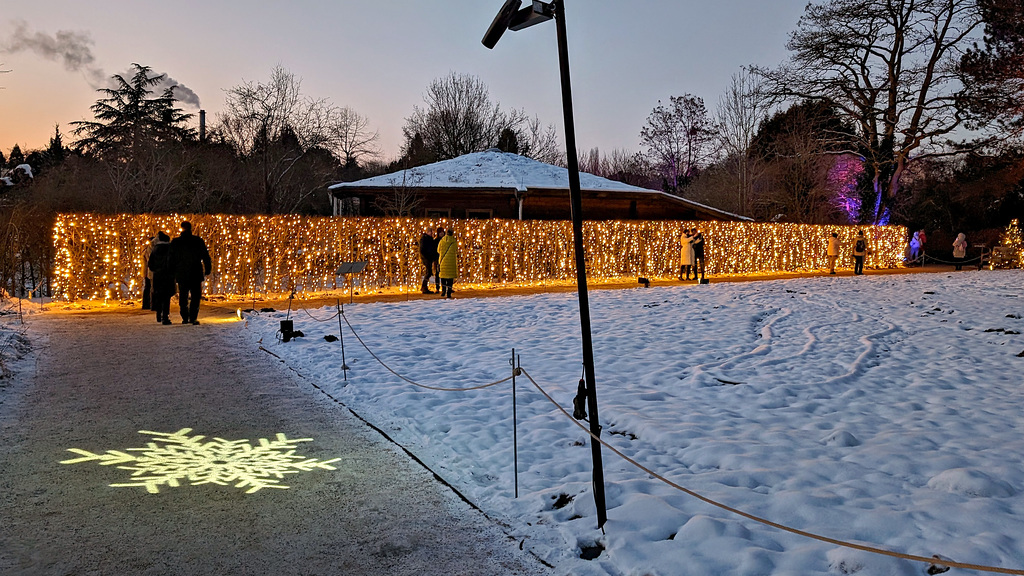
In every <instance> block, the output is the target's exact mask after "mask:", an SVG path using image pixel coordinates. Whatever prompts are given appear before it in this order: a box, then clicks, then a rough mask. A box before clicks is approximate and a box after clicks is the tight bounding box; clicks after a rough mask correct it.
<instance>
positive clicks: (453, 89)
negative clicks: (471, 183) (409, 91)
mask: <svg viewBox="0 0 1024 576" xmlns="http://www.w3.org/2000/svg"><path fill="white" fill-rule="evenodd" d="M423 100H424V103H425V104H426V107H425V108H420V107H419V106H415V107H413V113H412V115H411V116H409V117H408V118H406V119H405V126H404V127H403V128H402V132H403V133H404V134H405V139H406V141H407V142H411V141H413V139H414V138H415V137H416V136H417V135H419V136H420V137H421V138H422V139H423V143H424V145H425V146H426V148H427V149H428V150H429V151H430V152H431V153H432V156H433V159H434V160H448V159H450V158H455V157H457V156H462V155H463V154H469V153H471V152H481V151H483V150H486V149H488V148H493V147H495V146H497V143H498V140H499V139H500V137H501V133H502V131H503V130H505V129H506V128H508V129H511V130H513V131H514V132H515V133H516V136H517V139H518V140H519V141H520V142H529V138H522V135H523V134H522V133H521V127H522V126H523V125H524V124H525V123H526V122H527V116H526V112H524V111H522V110H511V111H510V112H505V111H503V110H502V109H501V106H500V105H499V104H498V103H496V102H491V97H490V93H489V91H488V89H487V85H486V84H484V83H483V82H482V81H481V80H480V79H479V78H477V77H476V76H471V75H467V74H456V73H455V72H452V73H450V74H449V75H448V76H445V77H443V78H437V79H435V80H434V81H433V82H431V83H430V86H428V87H427V92H426V94H425V95H424V96H423ZM538 125H539V122H538ZM538 135H539V136H541V138H540V140H541V142H538V143H537V144H538V145H540V147H542V148H544V147H545V145H544V143H543V142H542V141H543V137H542V136H543V133H542V132H540V133H538Z"/></svg>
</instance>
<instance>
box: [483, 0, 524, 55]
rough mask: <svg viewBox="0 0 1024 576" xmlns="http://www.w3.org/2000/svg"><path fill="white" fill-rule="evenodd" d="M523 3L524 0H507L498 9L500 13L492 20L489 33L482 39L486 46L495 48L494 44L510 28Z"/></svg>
mask: <svg viewBox="0 0 1024 576" xmlns="http://www.w3.org/2000/svg"><path fill="white" fill-rule="evenodd" d="M522 5H523V0H505V5H504V6H502V7H501V10H499V11H498V15H497V16H495V17H494V21H493V22H491V27H490V28H488V29H487V33H486V34H484V37H483V40H481V42H483V45H484V46H486V47H488V48H494V45H495V44H497V43H498V40H500V39H501V35H502V34H504V33H505V30H507V29H508V23H509V22H511V21H512V17H513V16H515V14H516V11H518V10H519V7H520V6H522Z"/></svg>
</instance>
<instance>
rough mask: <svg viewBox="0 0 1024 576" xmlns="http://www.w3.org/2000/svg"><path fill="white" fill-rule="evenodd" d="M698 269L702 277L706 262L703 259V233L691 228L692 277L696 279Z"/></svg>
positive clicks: (702, 277)
mask: <svg viewBox="0 0 1024 576" xmlns="http://www.w3.org/2000/svg"><path fill="white" fill-rule="evenodd" d="M698 268H699V269H700V279H701V280H703V279H704V270H705V269H706V268H707V264H706V263H705V261H704V233H703V232H701V231H700V230H698V229H696V228H694V229H693V279H694V280H696V279H697V269H698Z"/></svg>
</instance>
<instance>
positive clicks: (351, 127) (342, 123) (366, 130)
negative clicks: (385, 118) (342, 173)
mask: <svg viewBox="0 0 1024 576" xmlns="http://www.w3.org/2000/svg"><path fill="white" fill-rule="evenodd" d="M331 126H332V129H333V131H334V134H333V136H334V141H335V144H334V150H335V151H336V152H337V154H338V157H339V158H341V161H342V164H344V165H345V166H350V165H351V164H352V163H359V162H360V161H361V160H362V159H364V158H366V159H375V158H377V157H378V156H380V148H379V147H378V146H377V141H378V139H379V134H378V133H377V132H376V131H371V130H370V121H369V119H367V118H366V117H365V116H363V115H362V114H359V113H358V112H356V111H355V110H353V109H351V108H349V107H348V106H345V107H343V108H338V109H336V110H335V119H334V121H333V122H331Z"/></svg>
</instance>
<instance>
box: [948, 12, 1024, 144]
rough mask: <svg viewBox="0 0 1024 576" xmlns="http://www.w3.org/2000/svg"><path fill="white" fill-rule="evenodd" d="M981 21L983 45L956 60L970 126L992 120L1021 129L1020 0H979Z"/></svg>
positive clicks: (1023, 44)
mask: <svg viewBox="0 0 1024 576" xmlns="http://www.w3.org/2000/svg"><path fill="white" fill-rule="evenodd" d="M978 8H979V10H980V11H981V17H982V19H983V20H984V22H985V38H984V45H983V46H978V45H977V44H975V45H974V47H973V48H972V49H970V50H968V51H967V52H966V54H964V56H963V58H962V59H961V60H960V69H961V71H962V72H963V73H964V74H965V75H966V76H967V78H968V80H967V81H965V82H964V87H965V89H966V97H965V103H966V104H967V108H968V109H969V111H970V112H971V113H972V117H971V121H972V124H971V126H972V127H984V126H985V125H986V124H987V123H988V122H991V121H995V122H997V123H998V124H999V125H1000V126H1001V127H1003V128H1007V129H1010V130H1012V131H1015V132H1018V133H1019V132H1021V131H1022V130H1024V3H1022V2H1021V1H1020V0H979V1H978Z"/></svg>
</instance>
